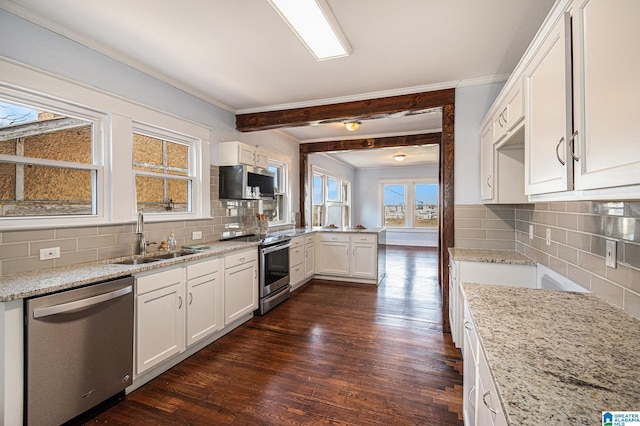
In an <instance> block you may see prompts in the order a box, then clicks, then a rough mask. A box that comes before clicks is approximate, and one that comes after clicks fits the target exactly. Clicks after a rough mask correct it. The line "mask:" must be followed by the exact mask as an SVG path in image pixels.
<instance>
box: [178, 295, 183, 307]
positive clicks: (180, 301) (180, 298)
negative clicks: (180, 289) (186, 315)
mask: <svg viewBox="0 0 640 426" xmlns="http://www.w3.org/2000/svg"><path fill="white" fill-rule="evenodd" d="M181 308H182V296H178V309H181Z"/></svg>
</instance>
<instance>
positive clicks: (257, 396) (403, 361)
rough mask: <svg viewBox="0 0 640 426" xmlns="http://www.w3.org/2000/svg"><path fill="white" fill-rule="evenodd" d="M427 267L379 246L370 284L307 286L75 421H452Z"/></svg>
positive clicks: (448, 369) (455, 365)
mask: <svg viewBox="0 0 640 426" xmlns="http://www.w3.org/2000/svg"><path fill="white" fill-rule="evenodd" d="M437 264H438V259H437V250H436V249H412V248H400V247H391V246H389V247H387V273H388V276H387V278H386V280H385V281H384V283H383V285H381V286H379V287H377V288H376V287H373V286H367V285H358V284H344V283H334V282H331V281H320V280H314V281H311V282H310V283H308V284H307V285H305V286H304V287H302V288H301V289H299V290H297V291H296V292H294V293H293V294H292V297H291V299H290V300H289V301H287V302H285V303H284V304H282V305H281V306H279V307H278V308H276V309H275V310H273V311H271V312H269V313H268V314H267V315H265V316H264V317H256V318H253V319H252V320H250V321H249V322H247V323H245V324H244V325H243V326H241V327H239V328H238V329H236V330H234V331H232V332H231V333H229V334H228V335H226V336H224V337H222V338H221V339H219V340H217V341H216V342H214V343H213V344H211V345H209V346H208V347H206V348H205V349H203V350H201V351H200V352H198V353H197V354H195V355H193V356H192V357H190V358H189V359H187V360H185V361H184V362H182V363H181V364H179V365H177V366H176V367H174V368H172V369H171V370H169V371H167V372H166V373H164V374H162V375H161V376H159V377H157V378H156V379H154V380H153V381H151V382H150V383H148V384H146V385H145V386H143V387H141V388H140V389H138V390H136V391H134V392H132V393H131V394H129V395H127V396H126V397H125V398H124V400H122V401H121V402H119V403H117V404H115V405H114V406H113V407H111V408H109V409H107V410H106V411H104V412H102V413H100V414H95V417H93V418H91V419H89V420H88V421H86V422H85V424H98V423H101V424H112V425H134V424H135V425H140V424H145V425H147V424H151V425H161V424H162V425H166V424H184V425H307V424H333V425H389V426H390V425H462V420H461V418H462V416H461V412H462V375H461V372H462V361H461V359H460V352H459V351H458V350H457V349H455V348H454V346H453V343H452V341H451V336H450V335H443V334H442V330H441V328H442V327H441V315H442V313H441V312H442V311H441V307H440V301H439V293H440V290H439V286H438V283H437V277H438V270H437ZM85 420H86V419H85Z"/></svg>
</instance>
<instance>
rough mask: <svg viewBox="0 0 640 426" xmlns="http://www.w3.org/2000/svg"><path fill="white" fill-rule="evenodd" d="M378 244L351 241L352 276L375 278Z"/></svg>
mask: <svg viewBox="0 0 640 426" xmlns="http://www.w3.org/2000/svg"><path fill="white" fill-rule="evenodd" d="M377 253H378V250H377V246H376V244H371V243H359V242H353V243H351V269H350V272H351V276H352V277H355V278H375V277H376V266H377V264H378V256H377Z"/></svg>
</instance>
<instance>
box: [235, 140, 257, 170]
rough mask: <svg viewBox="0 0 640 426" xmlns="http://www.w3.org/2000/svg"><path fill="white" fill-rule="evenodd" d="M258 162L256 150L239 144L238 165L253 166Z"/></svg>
mask: <svg viewBox="0 0 640 426" xmlns="http://www.w3.org/2000/svg"><path fill="white" fill-rule="evenodd" d="M255 161H256V150H255V148H253V147H251V146H249V145H244V144H241V143H239V144H238V163H240V164H246V165H248V166H253V165H254V164H255Z"/></svg>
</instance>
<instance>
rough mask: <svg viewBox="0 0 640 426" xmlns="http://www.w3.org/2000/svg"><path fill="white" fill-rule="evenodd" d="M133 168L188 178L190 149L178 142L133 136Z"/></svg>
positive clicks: (135, 134) (138, 135)
mask: <svg viewBox="0 0 640 426" xmlns="http://www.w3.org/2000/svg"><path fill="white" fill-rule="evenodd" d="M133 168H134V169H135V170H142V171H154V172H156V173H166V174H171V175H179V176H187V174H188V170H189V147H188V146H187V145H184V144H180V143H177V142H170V141H165V140H162V139H158V138H153V137H151V136H146V135H140V134H137V133H134V134H133Z"/></svg>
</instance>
